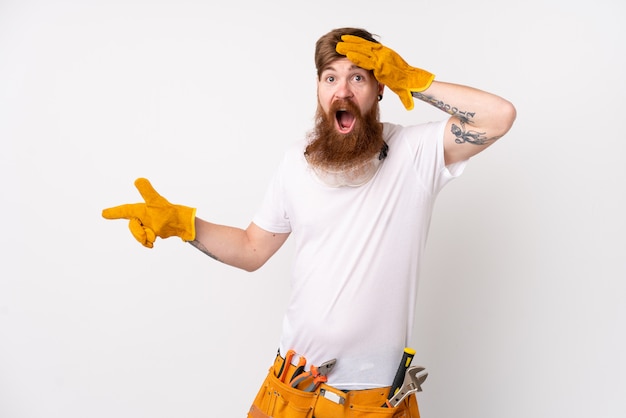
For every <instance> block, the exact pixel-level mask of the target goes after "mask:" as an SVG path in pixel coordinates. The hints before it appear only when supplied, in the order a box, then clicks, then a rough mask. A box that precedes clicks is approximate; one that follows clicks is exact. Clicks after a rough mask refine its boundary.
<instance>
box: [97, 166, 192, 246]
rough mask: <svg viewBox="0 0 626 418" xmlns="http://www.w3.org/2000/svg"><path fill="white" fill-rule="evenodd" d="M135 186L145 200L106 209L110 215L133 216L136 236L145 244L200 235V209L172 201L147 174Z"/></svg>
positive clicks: (129, 225)
mask: <svg viewBox="0 0 626 418" xmlns="http://www.w3.org/2000/svg"><path fill="white" fill-rule="evenodd" d="M135 187H137V190H139V193H141V196H142V197H143V200H145V203H131V204H128V205H121V206H116V207H113V208H108V209H104V210H103V211H102V216H103V217H104V218H106V219H129V223H128V227H129V228H130V232H131V233H132V234H133V236H134V237H135V239H136V240H137V241H139V242H140V243H141V244H142V245H143V246H145V247H148V248H152V247H153V245H154V241H155V240H156V237H161V238H168V237H172V236H177V237H180V238H182V239H183V240H184V241H193V240H194V239H195V237H196V224H195V218H196V209H195V208H189V207H187V206H181V205H172V204H171V203H170V202H168V201H167V199H165V198H164V197H163V196H161V195H160V194H158V193H157V192H156V190H154V188H153V187H152V185H151V184H150V182H149V181H148V180H147V179H144V178H138V179H137V180H135Z"/></svg>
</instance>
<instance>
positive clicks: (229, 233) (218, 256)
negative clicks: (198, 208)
mask: <svg viewBox="0 0 626 418" xmlns="http://www.w3.org/2000/svg"><path fill="white" fill-rule="evenodd" d="M287 236H288V234H272V233H269V232H267V231H263V230H262V229H260V228H259V227H257V226H256V225H254V224H250V226H248V228H247V229H241V228H236V227H232V226H226V225H218V224H214V223H210V222H207V221H204V220H202V219H200V218H196V238H195V239H194V240H193V241H190V242H189V243H190V244H191V245H193V246H194V247H196V248H197V249H198V250H200V251H202V252H203V253H205V254H206V255H208V256H209V257H211V258H213V259H215V260H217V261H220V262H222V263H224V264H228V265H230V266H233V267H237V268H240V269H243V270H246V271H254V270H256V269H258V268H259V267H261V266H262V265H263V264H265V262H266V261H267V260H268V259H269V258H270V257H271V256H272V255H273V254H274V253H275V252H276V251H277V250H278V248H280V246H281V245H282V244H283V243H284V241H285V240H286V239H287Z"/></svg>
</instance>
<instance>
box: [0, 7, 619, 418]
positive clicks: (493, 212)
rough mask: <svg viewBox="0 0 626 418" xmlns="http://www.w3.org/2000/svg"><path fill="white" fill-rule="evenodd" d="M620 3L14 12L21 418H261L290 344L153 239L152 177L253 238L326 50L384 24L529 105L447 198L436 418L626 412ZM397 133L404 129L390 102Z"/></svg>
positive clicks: (427, 362) (262, 299)
mask: <svg viewBox="0 0 626 418" xmlns="http://www.w3.org/2000/svg"><path fill="white" fill-rule="evenodd" d="M624 18H626V6H625V4H624V3H623V2H621V1H619V0H597V1H594V2H582V1H579V0H570V1H566V0H563V1H558V0H529V1H525V2H508V3H507V2H502V1H495V0H494V1H489V0H476V1H474V2H468V1H460V0H452V1H445V2H444V1H434V0H433V1H418V0H416V1H412V2H409V1H400V0H397V1H395V0H386V1H383V2H374V1H364V2H339V1H327V0H319V1H315V2H307V3H305V4H301V3H300V2H294V1H288V0H284V1H252V0H248V1H229V2H224V3H223V4H219V5H213V4H211V2H209V1H202V2H201V1H195V2H194V1H188V0H182V1H181V0H162V1H152V2H149V1H140V0H125V1H122V0H116V1H104V0H102V1H79V0H66V1H43V0H41V1H35V0H19V1H18V0H3V1H0V141H1V144H2V146H1V148H0V167H1V168H0V170H1V176H0V181H1V182H2V194H1V195H0V199H1V207H2V234H0V236H1V237H0V240H1V241H0V245H1V246H2V251H1V253H0V254H1V257H2V264H1V266H2V270H1V271H2V273H1V278H0V417H3V418H4V417H6V418H35V417H37V418H40V417H41V418H43V417H45V418H53V417H63V418H72V417H77V418H78V417H81V418H82V417H90V418H91V417H93V418H96V417H107V418H108V417H112V416H115V417H132V418H136V417H150V418H158V417H187V418H193V417H242V416H244V415H245V412H246V411H247V408H248V407H249V404H250V402H251V400H252V397H253V396H254V394H255V393H256V390H257V388H258V386H259V384H260V383H261V381H262V379H263V377H264V376H265V373H266V370H267V368H268V366H269V363H270V361H271V359H272V357H273V355H274V353H275V350H276V347H277V343H278V333H279V327H280V320H281V316H282V312H283V309H284V307H285V300H286V298H287V294H288V283H287V275H288V273H289V269H290V256H291V245H290V244H289V242H288V244H287V245H286V246H285V248H283V249H282V250H281V252H280V253H279V254H278V255H277V256H276V257H275V258H274V259H272V260H271V261H270V262H269V263H268V265H266V266H265V267H264V268H263V269H262V270H260V271H258V272H256V273H254V274H248V273H244V272H241V271H238V270H235V269H232V268H228V267H226V266H223V265H221V264H219V263H217V262H215V261H213V260H211V259H209V258H208V257H206V256H204V255H203V254H201V253H200V252H198V251H196V250H195V249H193V248H191V247H190V246H189V245H187V244H184V243H182V242H181V241H180V240H179V239H177V238H174V239H169V240H159V241H158V242H157V245H156V247H155V248H154V249H153V250H147V249H145V248H143V247H141V246H140V245H139V244H137V243H136V242H135V241H134V240H133V238H132V237H131V236H130V233H128V230H127V228H126V223H125V222H124V221H105V220H104V219H102V218H101V216H100V212H101V210H102V209H103V208H105V207H108V206H113V205H117V204H121V203H128V202H135V201H139V200H140V198H139V194H138V193H137V191H136V190H135V189H134V186H133V181H134V179H135V178H136V177H139V176H145V177H147V178H149V179H150V180H151V181H152V183H153V184H154V185H155V187H156V188H157V190H158V191H160V192H161V193H162V194H163V195H164V196H166V197H167V198H168V199H170V200H171V201H172V202H174V203H181V204H185V205H190V206H195V207H197V208H198V214H199V215H200V216H201V217H204V218H207V219H210V220H213V221H216V222H221V223H227V224H233V225H238V226H246V225H247V224H248V222H249V221H250V219H251V217H252V215H253V213H254V211H255V209H256V207H257V205H258V203H259V201H260V199H261V197H262V195H263V192H264V189H265V186H266V184H267V181H268V179H269V176H270V175H271V173H272V171H273V168H274V166H275V164H276V162H277V161H278V159H279V158H280V155H281V153H282V150H283V149H284V148H285V147H286V145H287V144H289V143H290V142H291V141H293V140H295V139H297V138H299V137H300V136H301V135H302V134H303V132H304V131H305V130H306V129H308V128H309V127H310V125H311V122H312V118H313V112H314V110H315V84H314V79H315V73H314V66H313V61H312V57H313V44H314V42H315V40H316V39H317V38H318V36H320V35H321V34H323V33H325V32H326V31H328V30H330V29H333V28H335V27H339V26H362V27H365V28H367V29H369V30H370V31H372V32H375V33H377V34H379V35H381V39H382V41H383V42H384V43H385V44H387V45H389V46H391V47H392V48H393V49H395V50H396V51H398V52H400V53H401V54H402V55H403V56H404V58H405V59H406V60H407V61H409V62H410V63H411V64H413V65H416V66H421V67H424V68H426V69H428V70H430V71H432V72H434V73H435V74H436V75H437V78H438V79H439V80H444V81H451V82H457V83H463V84H469V85H473V86H476V87H480V88H482V89H485V90H488V91H492V92H495V93H498V94H500V95H502V96H504V97H506V98H508V99H510V100H511V101H513V102H514V103H515V105H516V106H517V109H518V119H517V122H516V124H515V126H514V128H513V129H512V131H511V132H510V133H509V134H508V135H507V136H506V137H505V138H504V139H502V140H501V141H500V142H499V143H498V144H496V145H495V146H494V147H493V148H491V149H489V150H488V151H487V152H485V153H484V154H481V155H480V156H478V157H477V158H475V161H473V162H472V163H471V165H470V166H469V167H468V168H467V170H466V172H465V174H464V176H463V177H462V178H460V179H459V180H457V181H455V182H453V183H452V184H451V185H450V186H449V187H448V188H446V190H444V191H443V192H442V194H441V196H440V199H439V201H438V203H437V207H436V214H435V216H434V219H433V224H432V228H431V236H430V241H429V246H428V258H427V260H426V262H425V268H424V274H423V277H422V280H421V282H420V295H419V306H418V316H417V320H416V327H415V333H414V337H413V346H414V347H415V348H416V349H417V352H418V353H417V359H416V363H419V364H422V365H424V366H426V367H427V369H428V371H429V373H430V374H429V378H428V380H427V382H426V384H425V387H424V389H425V391H424V392H423V393H421V394H420V395H419V400H420V403H421V410H422V415H423V416H424V417H425V418H428V417H452V416H464V417H470V418H471V417H481V418H488V417H493V418H501V417H508V418H518V417H519V418H522V417H524V418H526V417H534V418H540V417H546V418H548V417H549V418H554V417H565V416H567V417H587V416H594V417H602V418H617V417H624V416H626V405H625V401H624V399H625V398H624V394H626V384H625V380H624V375H625V374H626V363H625V360H624V358H625V355H624V353H626V343H625V335H624V334H625V330H626V327H625V325H626V324H625V322H626V321H625V318H626V302H625V301H626V282H625V278H626V261H625V260H626V257H625V255H626V251H625V250H626V244H625V240H624V234H625V232H626V221H625V219H626V218H625V215H624V213H625V212H626V210H625V209H626V203H625V200H626V188H625V186H624V181H625V179H626V168H625V167H626V165H625V164H624V153H625V151H626V145H625V144H626V138H625V134H624V128H623V121H624V117H623V107H624V100H625V99H626V86H625V81H624V80H625V76H624V75H625V74H626V66H625V61H624V55H625V54H624V41H625V40H626V29H625V26H624V24H623V21H624ZM382 112H383V117H384V118H385V119H388V120H394V121H397V122H401V123H413V122H422V121H426V120H430V119H439V118H441V117H443V116H444V115H442V114H440V113H438V112H437V111H436V110H435V109H430V108H428V107H427V106H426V105H424V104H417V105H416V108H415V109H414V110H413V111H412V112H406V111H404V109H403V108H402V106H401V104H400V102H399V100H398V99H397V98H396V97H395V96H394V95H392V94H391V93H390V92H388V94H387V95H386V97H385V99H384V101H383V102H382Z"/></svg>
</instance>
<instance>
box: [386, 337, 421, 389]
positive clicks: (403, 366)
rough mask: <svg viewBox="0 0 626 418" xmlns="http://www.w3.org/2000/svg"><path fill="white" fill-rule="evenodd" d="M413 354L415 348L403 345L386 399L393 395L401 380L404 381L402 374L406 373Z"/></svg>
mask: <svg viewBox="0 0 626 418" xmlns="http://www.w3.org/2000/svg"><path fill="white" fill-rule="evenodd" d="M414 356H415V350H413V349H412V348H410V347H405V348H404V352H403V353H402V360H400V364H398V370H396V375H395V377H394V378H393V383H392V384H391V389H389V395H388V396H387V399H391V398H393V396H394V395H395V394H396V392H398V389H400V386H401V385H402V382H404V375H405V374H406V371H407V369H408V368H409V366H410V365H411V361H412V360H413V357H414Z"/></svg>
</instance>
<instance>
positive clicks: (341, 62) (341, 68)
mask: <svg viewBox="0 0 626 418" xmlns="http://www.w3.org/2000/svg"><path fill="white" fill-rule="evenodd" d="M355 70H361V71H363V72H367V70H365V69H363V68H361V67H359V66H357V65H356V64H354V63H353V62H352V61H350V60H349V59H348V58H338V59H336V60H334V61H331V62H330V63H328V65H326V66H325V67H324V68H323V70H322V73H326V72H350V71H355Z"/></svg>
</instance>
